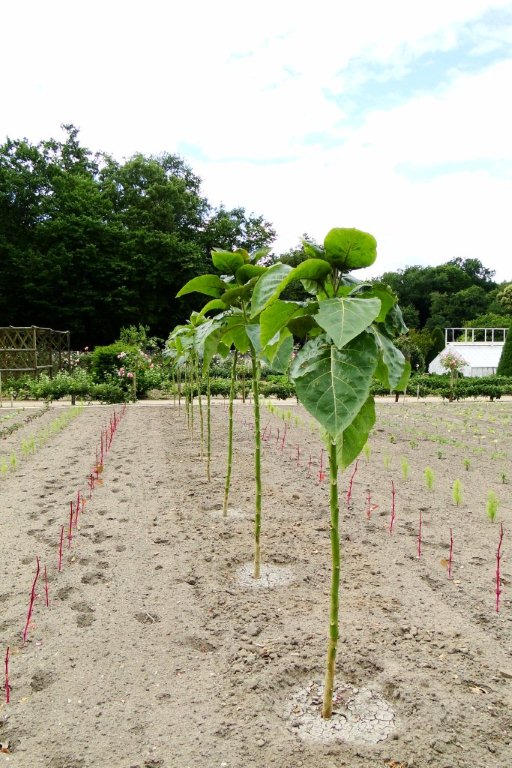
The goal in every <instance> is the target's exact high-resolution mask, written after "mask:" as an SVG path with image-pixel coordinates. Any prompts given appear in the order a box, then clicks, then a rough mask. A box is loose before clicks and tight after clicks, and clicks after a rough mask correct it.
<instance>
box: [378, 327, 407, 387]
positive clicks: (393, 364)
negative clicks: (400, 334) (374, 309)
mask: <svg viewBox="0 0 512 768" xmlns="http://www.w3.org/2000/svg"><path fill="white" fill-rule="evenodd" d="M372 333H373V334H374V335H375V341H376V342H377V347H378V349H379V352H380V354H381V356H382V362H383V363H384V366H385V369H386V371H387V380H386V378H385V374H384V373H383V372H381V366H380V365H379V380H380V381H382V383H383V384H384V386H385V387H387V386H388V387H389V388H390V390H393V389H396V387H397V385H398V382H399V381H400V379H401V378H402V376H403V373H404V369H405V364H406V360H405V357H404V356H403V354H402V352H401V351H400V350H399V349H398V347H395V345H394V344H393V342H392V341H391V339H390V338H389V337H388V336H386V335H385V334H384V333H381V331H380V330H379V329H378V328H377V327H376V326H373V328H372Z"/></svg>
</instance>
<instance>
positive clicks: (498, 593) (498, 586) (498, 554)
mask: <svg viewBox="0 0 512 768" xmlns="http://www.w3.org/2000/svg"><path fill="white" fill-rule="evenodd" d="M502 542H503V523H501V525H500V540H499V542H498V550H497V552H496V613H499V611H500V598H501V593H502V592H503V590H502V588H501V573H500V570H501V544H502Z"/></svg>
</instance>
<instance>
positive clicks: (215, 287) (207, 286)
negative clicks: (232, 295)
mask: <svg viewBox="0 0 512 768" xmlns="http://www.w3.org/2000/svg"><path fill="white" fill-rule="evenodd" d="M225 290H226V284H225V282H224V281H223V280H221V279H220V277H219V276H218V275H199V277H193V278H192V280H189V281H188V283H185V285H184V286H183V288H181V290H179V291H178V293H177V294H176V296H177V297H178V296H185V294H186V293H194V291H197V293H204V294H205V296H214V297H215V298H217V299H218V298H219V297H220V296H222V294H223V293H224V291H225Z"/></svg>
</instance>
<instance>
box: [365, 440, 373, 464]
mask: <svg viewBox="0 0 512 768" xmlns="http://www.w3.org/2000/svg"><path fill="white" fill-rule="evenodd" d="M363 453H364V457H365V459H366V461H370V456H371V453H372V449H371V447H370V443H365V444H364V448H363Z"/></svg>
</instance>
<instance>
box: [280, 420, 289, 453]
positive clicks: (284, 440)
mask: <svg viewBox="0 0 512 768" xmlns="http://www.w3.org/2000/svg"><path fill="white" fill-rule="evenodd" d="M287 431H288V429H287V427H286V424H285V425H284V433H283V439H282V440H281V451H283V450H284V444H285V443H286V433H287Z"/></svg>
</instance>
